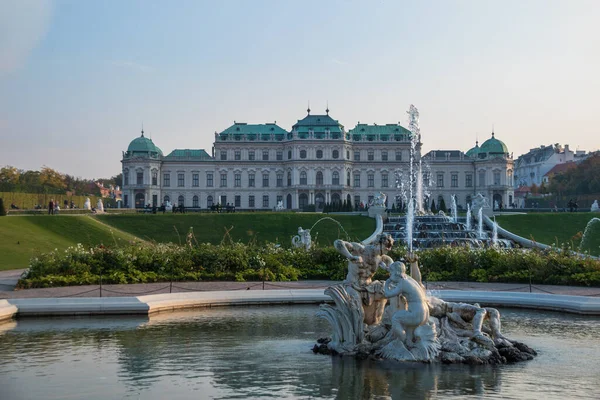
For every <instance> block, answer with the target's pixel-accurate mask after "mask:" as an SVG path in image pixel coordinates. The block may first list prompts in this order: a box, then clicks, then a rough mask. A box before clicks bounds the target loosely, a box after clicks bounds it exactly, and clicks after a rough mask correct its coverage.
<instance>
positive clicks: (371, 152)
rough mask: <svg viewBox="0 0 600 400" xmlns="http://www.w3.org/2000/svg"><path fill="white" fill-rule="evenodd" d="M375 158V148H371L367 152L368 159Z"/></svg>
mask: <svg viewBox="0 0 600 400" xmlns="http://www.w3.org/2000/svg"><path fill="white" fill-rule="evenodd" d="M374 159H375V153H374V152H373V150H369V152H368V153H367V160H369V161H373V160H374Z"/></svg>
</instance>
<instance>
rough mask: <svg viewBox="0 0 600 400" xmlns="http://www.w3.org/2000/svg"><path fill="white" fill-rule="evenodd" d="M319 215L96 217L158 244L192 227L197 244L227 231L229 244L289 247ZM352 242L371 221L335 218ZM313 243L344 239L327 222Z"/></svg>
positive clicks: (315, 233)
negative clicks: (238, 242) (267, 244)
mask: <svg viewBox="0 0 600 400" xmlns="http://www.w3.org/2000/svg"><path fill="white" fill-rule="evenodd" d="M323 217H326V215H323V214H311V213H280V212H277V213H262V212H261V213H234V214H227V213H224V214H191V213H190V214H183V215H182V214H175V215H174V214H156V215H152V214H146V215H99V216H96V218H98V219H99V220H100V221H102V222H104V223H106V224H108V225H111V226H114V227H115V228H117V229H119V230H123V231H125V232H128V233H130V234H132V235H135V236H137V237H139V238H141V239H145V240H152V241H156V242H161V243H167V242H173V243H180V242H182V243H185V238H186V235H187V233H188V231H189V229H190V227H193V228H194V235H195V237H196V240H197V241H198V242H200V243H206V242H209V243H213V244H218V243H221V241H222V240H223V238H224V236H225V235H226V232H227V230H230V231H229V236H230V237H231V239H232V240H233V241H236V242H237V241H241V242H243V243H249V242H256V243H263V242H267V241H268V242H274V243H279V244H281V245H282V246H284V247H289V246H291V238H292V236H294V235H297V234H298V227H300V226H301V227H302V228H304V229H307V228H310V227H312V226H313V224H314V223H315V222H317V221H318V220H319V219H321V218H323ZM332 218H333V219H335V220H336V221H338V222H340V223H341V224H342V226H343V228H344V229H345V230H346V231H347V232H348V234H349V236H350V238H351V239H352V240H357V239H358V240H364V239H366V238H367V237H369V236H370V235H371V234H372V233H373V231H374V230H375V220H374V219H372V218H368V217H358V216H351V215H335V216H332ZM311 236H312V239H313V240H316V241H317V242H318V243H319V244H322V245H331V243H332V242H333V241H334V240H335V239H338V238H344V239H345V238H346V235H345V234H344V232H343V231H342V230H341V229H340V228H339V225H338V224H337V223H335V222H333V221H331V220H324V221H321V222H320V223H319V224H318V225H317V226H315V228H314V229H313V230H312V231H311Z"/></svg>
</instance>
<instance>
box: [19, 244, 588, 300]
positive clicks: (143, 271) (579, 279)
mask: <svg viewBox="0 0 600 400" xmlns="http://www.w3.org/2000/svg"><path fill="white" fill-rule="evenodd" d="M404 254H405V249H403V248H400V247H399V248H395V249H394V250H393V251H392V252H391V254H390V255H391V257H392V258H393V259H401V258H402V257H403V256H404ZM419 257H420V264H421V271H422V273H423V277H424V279H425V280H428V281H477V282H515V283H516V282H518V283H528V282H529V281H530V280H531V282H532V283H544V284H560V285H586V286H600V262H599V261H597V260H594V259H592V258H580V257H576V256H573V255H570V254H569V253H568V252H566V251H557V250H552V251H537V250H519V249H514V250H498V249H493V248H487V249H479V250H469V249H465V248H459V247H442V248H437V249H431V250H424V251H421V252H419ZM346 273H347V261H346V260H345V259H344V257H342V256H341V255H340V254H339V253H338V252H337V251H336V250H335V249H334V248H333V247H315V248H312V249H311V250H309V251H305V250H303V249H283V248H280V247H277V246H275V245H273V244H267V245H264V246H257V245H246V244H242V243H233V244H227V245H212V244H208V243H203V244H197V245H192V243H190V241H188V243H187V244H186V245H183V246H181V245H175V244H145V243H142V244H135V245H128V246H125V247H114V248H111V247H104V246H99V247H95V248H91V249H86V248H84V247H83V246H82V245H77V246H76V247H70V248H68V249H67V250H65V251H54V252H50V253H46V254H42V255H40V256H38V257H35V258H33V259H32V260H31V264H30V271H29V274H28V276H27V277H26V278H23V279H21V280H20V281H19V284H18V287H19V288H34V287H36V288H37V287H53V286H70V285H85V284H97V283H99V282H100V275H102V279H103V282H105V283H145V282H157V281H168V280H170V279H171V278H173V279H174V280H177V281H198V280H227V281H246V280H253V281H256V280H263V279H264V280H268V281H289V280H298V279H331V280H342V279H344V277H345V276H346ZM386 277H387V272H386V271H384V270H381V269H380V270H379V271H378V273H377V275H376V279H386Z"/></svg>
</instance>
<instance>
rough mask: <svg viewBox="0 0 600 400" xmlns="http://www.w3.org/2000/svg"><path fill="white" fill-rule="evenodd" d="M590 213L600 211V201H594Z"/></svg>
mask: <svg viewBox="0 0 600 400" xmlns="http://www.w3.org/2000/svg"><path fill="white" fill-rule="evenodd" d="M590 211H592V212H598V211H600V208H599V207H598V200H594V202H593V203H592V208H591V209H590Z"/></svg>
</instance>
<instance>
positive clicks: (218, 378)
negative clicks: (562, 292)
mask: <svg viewBox="0 0 600 400" xmlns="http://www.w3.org/2000/svg"><path fill="white" fill-rule="evenodd" d="M316 311H317V307H316V306H274V307H235V308H213V309H200V310H193V311H186V312H177V313H166V314H159V315H156V316H153V317H151V318H150V319H148V318H133V317H127V318H115V317H110V318H108V317H106V318H43V319H23V320H19V321H17V322H13V323H9V324H3V325H0V398H1V399H7V400H12V399H38V398H39V399H41V398H43V399H81V398H84V399H86V400H93V399H117V398H126V399H128V398H133V399H137V398H143V399H169V400H174V399H185V398H197V399H204V398H215V399H232V398H240V399H247V398H265V397H271V398H316V399H321V398H323V399H330V398H340V399H348V398H352V399H355V398H356V399H358V398H394V399H409V398H448V397H460V398H466V397H471V398H503V399H509V398H513V399H540V398H543V399H544V400H547V399H553V398H556V399H564V398H590V399H591V398H594V399H596V398H597V396H598V393H600V318H597V317H583V316H576V315H570V314H561V313H551V312H542V311H514V310H501V313H502V321H503V330H504V333H505V334H506V335H507V336H508V337H510V338H513V339H516V340H519V341H523V342H525V343H526V344H528V345H530V346H531V347H533V348H535V349H536V350H537V351H538V352H539V355H538V357H536V358H535V359H534V360H533V361H529V362H524V363H519V364H513V365H503V366H496V367H492V366H478V367H474V366H465V365H452V366H447V365H425V364H399V363H395V362H389V361H385V362H374V361H362V362H359V361H356V360H354V359H351V358H341V357H329V356H323V355H315V354H313V353H312V351H311V348H312V345H313V344H314V343H315V340H316V339H317V338H319V337H323V336H327V334H328V332H329V327H328V325H327V323H326V322H325V321H324V320H321V319H318V318H316V317H315V312H316Z"/></svg>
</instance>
